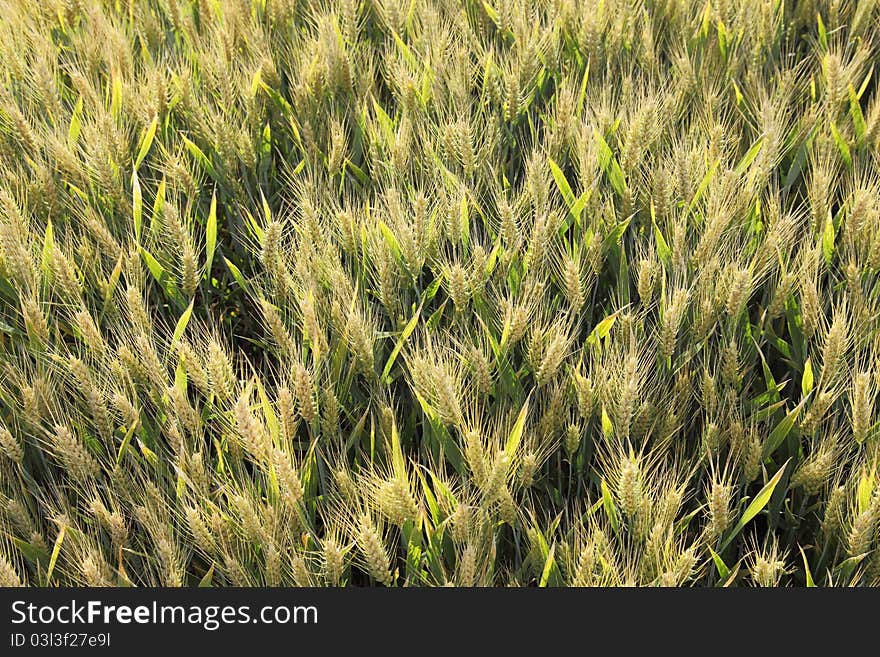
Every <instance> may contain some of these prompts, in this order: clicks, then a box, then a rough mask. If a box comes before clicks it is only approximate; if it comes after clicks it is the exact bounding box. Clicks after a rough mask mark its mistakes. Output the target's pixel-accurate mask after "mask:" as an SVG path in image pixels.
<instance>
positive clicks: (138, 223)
mask: <svg viewBox="0 0 880 657" xmlns="http://www.w3.org/2000/svg"><path fill="white" fill-rule="evenodd" d="M131 214H132V217H133V218H134V239H135V241H137V242H138V243H140V241H141V232H142V229H143V224H144V195H143V193H142V192H141V182H140V180H138V174H137V169H135V170H134V171H132V172H131Z"/></svg>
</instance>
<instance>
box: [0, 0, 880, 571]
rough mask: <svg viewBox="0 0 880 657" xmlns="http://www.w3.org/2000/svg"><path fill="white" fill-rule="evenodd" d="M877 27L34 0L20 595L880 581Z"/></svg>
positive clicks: (26, 66) (10, 252)
mask: <svg viewBox="0 0 880 657" xmlns="http://www.w3.org/2000/svg"><path fill="white" fill-rule="evenodd" d="M877 4H878V3H877V2H875V1H874V0H861V1H858V2H856V1H852V0H850V1H847V0H812V1H804V2H786V1H785V0H767V1H758V0H749V1H745V2H741V1H734V0H599V1H598V2H592V1H591V2H586V1H585V2H578V1H575V0H509V1H508V0H504V1H502V0H488V1H485V2H481V1H478V0H462V1H459V2H456V1H453V0H340V1H338V2H337V1H334V2H330V1H329V0H327V1H321V0H252V1H250V2H243V1H232V0H230V1H228V2H227V1H225V0H224V1H218V0H105V1H104V2H98V1H96V0H83V1H75V0H47V1H45V2H25V1H23V0H22V1H15V0H12V1H9V0H3V1H0V17H2V18H0V153H2V158H0V532H2V533H0V583H2V584H7V585H17V584H29V585H55V584H66V585H85V584H89V585H102V584H109V585H129V584H134V585H171V586H176V585H195V584H204V585H215V586H217V585H278V584H283V585H294V584H295V585H345V584H349V585H364V584H382V585H387V586H404V585H411V586H412V585H447V584H454V585H490V584H491V585H534V584H540V585H550V586H555V585H630V584H634V585H699V586H719V585H765V586H766V585H771V586H772V585H783V584H794V585H813V584H816V585H832V584H833V585H850V584H862V585H865V584H875V585H876V584H878V583H880V538H878V530H880V527H878V526H880V472H878V467H880V437H878V436H880V433H878V424H877V420H878V416H877V412H876V401H877V400H876V396H877V389H878V385H880V330H878V328H880V319H878V310H880V304H878V294H880V288H878V273H880V173H878V168H877V165H878V155H880V90H878V86H877V83H876V81H877V77H878V75H880V71H878V70H876V63H877V61H878V38H880V34H878V29H877V25H878V18H880V16H878V14H880V12H878V9H877Z"/></svg>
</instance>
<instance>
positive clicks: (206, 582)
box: [198, 561, 214, 589]
mask: <svg viewBox="0 0 880 657" xmlns="http://www.w3.org/2000/svg"><path fill="white" fill-rule="evenodd" d="M213 580H214V562H213V561H212V562H211V567H210V568H208V572H207V573H205V576H204V577H202V579H200V580H199V586H198V588H200V589H207V588H210V587H212V586H213V584H212V582H213Z"/></svg>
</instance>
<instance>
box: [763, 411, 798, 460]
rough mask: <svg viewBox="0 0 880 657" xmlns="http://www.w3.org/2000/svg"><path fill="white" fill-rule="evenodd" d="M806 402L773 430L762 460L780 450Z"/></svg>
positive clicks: (765, 445) (789, 413) (765, 446)
mask: <svg viewBox="0 0 880 657" xmlns="http://www.w3.org/2000/svg"><path fill="white" fill-rule="evenodd" d="M805 401H806V399H803V400H801V403H800V404H798V405H797V406H795V407H794V408H793V409H791V411H789V412H788V414H787V415H786V416H785V417H784V418H782V419H781V420H780V421H779V424H777V425H776V426H775V427H774V428H773V431H771V432H770V435H769V436H768V437H767V442H765V443H764V449H763V451H762V453H761V457H762V459H767V458H768V457H769V456H770V455H771V454H773V452H775V451H776V450H777V449H778V448H779V446H780V445H781V444H782V442H783V441H784V440H785V439H786V438H788V434H789V433H791V430H792V428H793V427H794V423H795V420H797V416H798V413H800V410H801V408H802V407H803V405H804V402H805Z"/></svg>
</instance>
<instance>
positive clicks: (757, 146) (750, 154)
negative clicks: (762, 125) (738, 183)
mask: <svg viewBox="0 0 880 657" xmlns="http://www.w3.org/2000/svg"><path fill="white" fill-rule="evenodd" d="M763 145H764V138H763V137H761V138H760V139H758V141H756V142H755V143H754V144H752V147H751V148H749V150H748V151H746V154H745V155H744V156H743V159H741V160H740V161H739V164H737V165H736V173H737V174H738V175H742V174H744V173H745V172H746V169H748V168H749V165H750V164H751V163H752V162H754V160H755V158H756V157H758V153H760V152H761V147H762V146H763Z"/></svg>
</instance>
